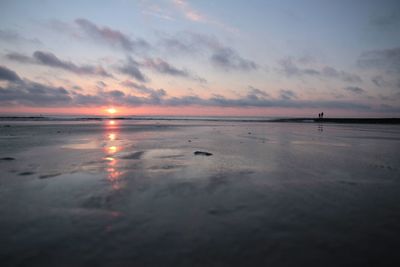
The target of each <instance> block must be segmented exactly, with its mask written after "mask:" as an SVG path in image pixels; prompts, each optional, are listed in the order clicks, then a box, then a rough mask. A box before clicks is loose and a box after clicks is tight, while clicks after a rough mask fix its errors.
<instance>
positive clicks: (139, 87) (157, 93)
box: [121, 80, 167, 99]
mask: <svg viewBox="0 0 400 267" xmlns="http://www.w3.org/2000/svg"><path fill="white" fill-rule="evenodd" d="M121 85H123V86H126V87H129V88H131V89H134V90H135V91H136V92H138V93H140V94H145V95H148V96H151V97H152V98H154V99H161V98H162V97H164V96H166V95H167V92H166V91H165V90H164V89H153V88H150V87H147V86H145V85H143V84H137V83H135V82H132V81H129V80H126V81H124V82H122V83H121Z"/></svg>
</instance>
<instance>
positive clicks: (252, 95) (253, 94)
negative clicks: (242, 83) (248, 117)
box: [247, 86, 269, 100]
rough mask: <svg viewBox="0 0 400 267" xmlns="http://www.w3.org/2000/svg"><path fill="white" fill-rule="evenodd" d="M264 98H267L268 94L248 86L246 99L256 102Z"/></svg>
mask: <svg viewBox="0 0 400 267" xmlns="http://www.w3.org/2000/svg"><path fill="white" fill-rule="evenodd" d="M264 97H269V94H268V93H266V92H264V91H262V90H260V89H257V88H255V87H253V86H249V91H248V93H247V98H249V99H253V100H258V99H259V98H264Z"/></svg>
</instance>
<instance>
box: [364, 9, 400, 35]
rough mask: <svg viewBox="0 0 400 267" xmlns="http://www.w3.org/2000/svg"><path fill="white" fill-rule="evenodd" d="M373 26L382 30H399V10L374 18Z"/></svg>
mask: <svg viewBox="0 0 400 267" xmlns="http://www.w3.org/2000/svg"><path fill="white" fill-rule="evenodd" d="M370 23H371V25H373V26H375V27H377V28H379V29H380V30H382V29H397V28H398V26H399V25H400V12H399V10H398V7H397V8H394V9H392V10H391V11H389V12H387V13H386V14H380V15H377V16H373V17H372V18H371V20H370Z"/></svg>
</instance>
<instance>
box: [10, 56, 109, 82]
mask: <svg viewBox="0 0 400 267" xmlns="http://www.w3.org/2000/svg"><path fill="white" fill-rule="evenodd" d="M6 58H8V59H10V60H14V61H17V62H20V63H30V64H37V65H43V66H48V67H53V68H59V69H63V70H66V71H69V72H73V73H75V74H78V75H98V76H103V77H112V74H110V73H108V72H107V71H106V70H105V69H104V68H103V67H101V66H92V65H82V66H78V65H76V64H74V63H72V62H70V61H65V60H61V59H59V58H58V57H57V56H56V55H54V54H53V53H50V52H43V51H35V52H34V53H33V55H32V57H29V56H26V55H23V54H19V53H16V52H12V53H9V54H7V55H6Z"/></svg>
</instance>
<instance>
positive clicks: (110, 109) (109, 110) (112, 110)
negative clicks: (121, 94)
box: [107, 108, 117, 114]
mask: <svg viewBox="0 0 400 267" xmlns="http://www.w3.org/2000/svg"><path fill="white" fill-rule="evenodd" d="M107 112H108V113H110V114H114V113H116V112H117V110H116V109H115V108H108V109H107Z"/></svg>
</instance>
